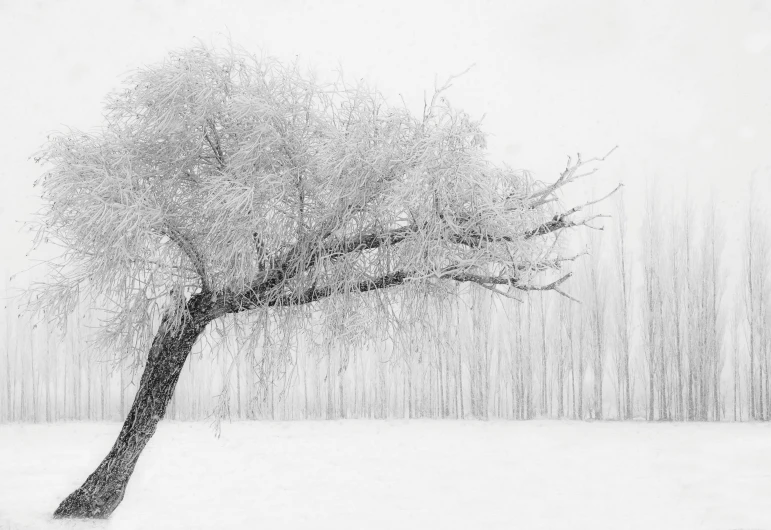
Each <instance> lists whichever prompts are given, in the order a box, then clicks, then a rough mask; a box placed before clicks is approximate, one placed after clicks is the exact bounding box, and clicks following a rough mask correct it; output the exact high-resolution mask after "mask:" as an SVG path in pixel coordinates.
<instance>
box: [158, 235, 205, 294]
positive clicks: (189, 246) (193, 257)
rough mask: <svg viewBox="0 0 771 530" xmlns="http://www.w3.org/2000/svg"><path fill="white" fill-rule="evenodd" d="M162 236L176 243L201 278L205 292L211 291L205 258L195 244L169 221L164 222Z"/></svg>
mask: <svg viewBox="0 0 771 530" xmlns="http://www.w3.org/2000/svg"><path fill="white" fill-rule="evenodd" d="M159 232H160V234H161V235H164V236H166V237H168V238H169V239H171V240H172V241H174V242H175V243H176V244H177V246H178V247H179V248H180V250H182V252H183V253H184V254H185V255H186V256H187V257H188V259H189V260H190V261H191V262H192V264H193V267H195V271H196V273H198V276H199V277H200V278H201V287H202V289H203V290H204V291H210V290H211V286H210V285H209V279H208V276H207V274H206V267H205V266H204V261H203V257H202V256H201V254H200V253H199V252H198V249H196V248H195V246H194V245H193V243H192V242H191V241H190V239H188V238H187V237H186V236H185V235H184V234H182V232H180V231H179V230H178V229H177V228H175V227H174V226H173V225H172V224H171V223H169V222H168V221H164V223H163V226H162V227H161V228H160V230H159Z"/></svg>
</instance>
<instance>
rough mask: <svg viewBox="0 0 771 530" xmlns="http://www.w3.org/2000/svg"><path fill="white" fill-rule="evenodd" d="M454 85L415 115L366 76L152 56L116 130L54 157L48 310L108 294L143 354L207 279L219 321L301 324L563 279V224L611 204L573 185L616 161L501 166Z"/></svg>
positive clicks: (48, 205)
mask: <svg viewBox="0 0 771 530" xmlns="http://www.w3.org/2000/svg"><path fill="white" fill-rule="evenodd" d="M449 86H450V84H449V81H448V84H446V85H445V86H443V87H440V88H438V89H437V90H436V91H435V93H434V95H433V97H432V98H431V100H430V101H426V104H425V108H424V111H423V113H422V115H420V116H414V115H412V114H411V113H410V112H409V111H408V110H407V109H406V107H404V106H394V105H389V104H388V102H387V101H386V100H385V99H384V98H383V97H382V96H381V95H380V94H379V93H377V92H376V91H374V90H372V89H370V88H369V87H367V86H366V85H365V84H356V85H354V86H351V85H348V84H346V83H345V82H343V81H337V82H333V83H322V82H319V81H317V80H315V79H314V77H313V76H312V75H306V74H304V73H303V72H301V70H300V68H299V67H297V66H296V65H293V66H285V65H282V64H281V63H280V62H278V61H276V60H274V59H270V58H260V57H256V56H253V55H250V54H248V53H245V52H241V51H234V50H232V49H228V50H221V49H211V48H208V47H206V46H203V45H200V46H196V47H193V48H190V49H185V50H181V51H176V52H173V53H171V54H170V55H169V56H168V57H167V59H166V60H165V61H163V62H160V63H158V64H155V65H152V66H149V67H146V68H143V69H141V70H138V71H137V72H135V73H134V74H133V75H131V76H130V77H128V78H127V80H126V82H125V86H124V87H123V88H122V89H121V90H119V91H116V92H114V93H113V94H111V95H110V96H109V97H108V99H107V101H106V106H105V115H104V116H105V123H104V125H103V126H102V127H101V128H100V129H99V130H98V131H95V132H92V133H86V132H81V131H69V132H67V133H62V134H57V135H54V136H53V137H51V138H50V139H49V142H48V144H47V145H46V146H45V147H44V148H43V149H42V150H41V152H40V153H38V155H37V159H38V160H39V161H41V162H43V163H45V164H47V165H48V167H47V170H46V171H45V173H44V174H43V176H42V177H41V178H40V180H39V181H38V185H40V186H41V187H42V197H43V200H44V207H43V209H42V211H41V212H40V214H39V216H38V217H37V221H36V222H35V227H36V229H37V243H42V242H44V241H45V242H48V243H53V244H55V245H58V246H59V247H61V249H62V252H61V254H60V255H59V257H58V258H57V259H56V260H54V262H52V271H53V272H52V274H51V275H50V278H49V281H48V282H47V284H46V285H44V286H43V288H42V290H40V291H39V297H38V298H37V299H36V304H37V307H38V308H43V307H44V308H45V309H46V311H47V313H48V314H49V315H50V316H54V317H58V318H59V319H60V322H62V321H64V319H65V317H66V315H67V314H68V313H69V312H71V311H72V310H73V309H74V307H75V305H76V303H77V301H78V299H79V297H86V298H90V299H92V300H93V302H94V305H95V306H97V307H103V308H107V309H109V316H108V318H107V321H106V322H105V326H104V333H103V338H104V339H106V341H107V343H108V344H109V345H111V346H112V347H114V348H117V349H118V350H119V351H121V352H125V351H126V350H127V349H128V350H130V351H140V352H141V351H146V350H147V349H148V347H149V345H150V342H151V341H152V337H153V326H154V325H155V324H157V322H158V317H159V316H160V315H162V314H166V315H170V316H171V321H172V322H173V323H174V324H173V325H174V326H179V325H181V324H182V323H183V322H184V321H185V314H186V312H187V305H186V303H185V301H186V300H187V299H189V297H190V296H191V295H193V294H194V293H200V292H206V293H211V294H212V299H213V300H214V301H215V303H214V306H213V308H212V309H211V311H213V312H214V314H213V316H215V317H219V316H223V315H226V314H236V313H242V312H246V311H251V312H252V313H253V314H254V315H255V316H256V318H255V322H262V323H263V324H264V323H266V322H269V321H273V322H277V323H279V324H280V325H278V326H276V330H278V332H280V333H285V334H289V333H293V332H294V331H296V330H298V329H303V328H305V327H307V326H309V325H311V321H312V320H313V319H314V318H317V317H318V315H321V316H320V317H318V318H321V321H322V323H323V324H324V325H326V326H328V327H331V328H333V329H336V330H338V331H339V332H341V333H342V332H344V331H346V330H348V331H350V329H351V328H357V323H358V327H359V328H362V329H363V328H365V327H369V326H370V324H375V323H376V324H378V325H377V326H375V327H377V328H378V329H384V327H387V326H389V325H390V324H391V323H394V322H396V321H399V320H400V319H407V320H409V318H411V317H418V316H419V315H420V314H421V312H422V311H423V309H424V307H425V305H424V304H425V303H426V301H427V300H434V299H436V298H437V297H439V298H441V297H442V296H445V295H447V294H452V293H454V292H456V290H457V288H458V286H459V285H460V284H463V283H474V284H477V285H480V286H482V287H485V288H488V289H492V290H496V291H498V292H500V293H502V294H505V295H508V296H515V295H516V292H517V291H529V290H544V289H548V290H555V291H560V285H561V284H562V282H564V281H565V280H566V279H567V277H568V276H569V273H567V274H564V273H562V272H560V271H559V269H560V267H561V264H562V262H563V261H564V260H565V259H571V258H572V257H571V256H565V255H563V254H562V249H563V246H562V245H560V244H558V235H559V233H560V232H561V231H562V230H563V229H565V228H569V227H573V226H578V225H584V224H586V223H587V222H588V221H589V220H591V219H593V218H594V217H596V216H590V217H583V218H577V217H578V216H577V214H579V213H580V212H581V210H582V209H583V208H584V207H585V206H587V205H588V204H584V205H581V206H577V207H574V208H570V209H567V208H565V207H563V206H562V205H561V203H560V201H559V200H558V192H559V191H560V189H561V188H562V187H563V186H565V185H567V184H569V183H571V182H573V181H575V180H576V179H577V178H579V177H581V176H583V175H586V174H588V173H591V172H592V171H593V170H592V169H587V164H588V163H590V162H594V161H596V160H599V159H592V160H588V161H583V160H581V158H580V156H579V157H578V158H577V159H575V160H570V159H569V160H568V164H567V166H566V168H565V170H564V172H563V173H562V174H561V175H560V176H558V178H557V179H556V180H555V181H554V182H552V183H542V182H538V181H535V180H534V179H533V178H532V177H531V175H530V174H528V173H527V172H524V171H515V170H512V169H510V168H508V167H499V166H497V165H495V164H493V163H491V162H490V161H489V160H488V158H487V156H486V153H485V146H486V142H485V134H484V133H483V132H482V130H481V128H480V123H479V122H478V121H475V120H473V119H471V118H470V117H469V116H468V115H467V114H465V113H463V112H461V111H459V110H456V109H454V108H453V107H452V106H451V105H450V104H449V103H448V101H447V100H446V98H445V94H446V92H445V91H446V89H447V88H449ZM594 202H596V201H594ZM560 292H561V291H560ZM319 310H320V311H319ZM314 315H316V316H314ZM103 344H104V343H103Z"/></svg>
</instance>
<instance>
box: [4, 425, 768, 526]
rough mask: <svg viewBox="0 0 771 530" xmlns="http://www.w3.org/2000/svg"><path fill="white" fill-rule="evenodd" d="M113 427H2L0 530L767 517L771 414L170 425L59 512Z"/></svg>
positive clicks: (709, 522) (726, 521) (672, 522)
mask: <svg viewBox="0 0 771 530" xmlns="http://www.w3.org/2000/svg"><path fill="white" fill-rule="evenodd" d="M119 430H120V424H118V423H58V424H50V425H31V424H3V425H0V530H20V529H25V530H26V529H35V530H37V529H53V528H57V529H60V528H68V529H69V528H72V529H81V528H82V529H86V528H87V529H94V528H105V529H111V530H123V529H131V530H134V529H156V528H157V529H164V530H167V529H168V530H172V529H240V528H270V529H281V528H290V529H294V528H297V529H305V528H313V529H327V528H329V529H332V528H334V529H336V530H341V529H347V528H351V529H433V528H436V529H448V528H463V529H472V528H475V529H498V528H500V529H512V528H522V529H541V528H542V529H560V528H565V529H568V528H569V529H581V528H587V529H589V528H591V529H593V530H597V529H605V528H607V529H659V530H661V529H673V530H674V529H677V530H686V529H696V528H698V529H701V528H704V529H713V528H714V529H730V528H746V529H749V528H770V527H771V503H769V501H768V499H769V498H771V451H769V448H770V447H771V425H769V424H761V423H747V424H729V423H717V424H715V423H692V424H680V423H637V422H629V423H616V422H608V423H581V422H557V421H533V422H505V421H492V422H477V421H415V420H412V421H402V420H399V421H377V420H372V421H329V422H324V421H307V422H238V423H223V425H222V433H221V436H220V437H219V438H216V437H215V436H214V432H213V430H212V428H211V427H210V426H209V425H208V424H205V423H179V422H166V421H164V422H162V423H161V424H160V425H159V428H158V432H157V433H156V435H155V437H154V438H153V439H152V441H151V442H150V444H149V445H148V447H147V448H146V449H145V452H144V453H143V455H142V457H141V458H140V460H139V463H138V465H137V469H136V471H135V473H134V476H133V478H132V480H131V482H130V483H129V487H128V490H127V493H126V497H125V499H124V501H123V504H122V505H121V506H120V507H119V508H118V509H117V510H116V511H115V513H114V514H113V516H112V518H111V519H109V520H108V521H96V522H87V521H86V522H84V521H55V520H53V519H52V518H51V516H50V514H51V513H52V512H53V510H54V509H55V508H56V506H57V505H58V503H59V502H60V501H61V500H62V499H63V498H64V497H65V496H66V495H67V494H68V493H70V492H71V491H72V490H73V489H75V488H76V487H77V486H79V485H80V484H81V483H82V482H83V480H85V478H86V477H87V476H88V474H89V473H90V472H91V471H93V469H94V468H95V467H96V465H97V464H98V463H99V461H100V460H101V458H102V457H103V456H104V455H106V454H107V451H108V450H109V448H110V446H111V444H112V442H113V440H114V438H115V436H116V435H117V433H118V431H119Z"/></svg>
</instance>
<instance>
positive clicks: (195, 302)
mask: <svg viewBox="0 0 771 530" xmlns="http://www.w3.org/2000/svg"><path fill="white" fill-rule="evenodd" d="M210 299H211V297H210V296H205V295H201V294H198V295H195V296H193V297H192V299H191V300H190V301H189V302H188V310H189V311H190V316H191V318H190V320H188V321H187V323H186V324H185V325H184V327H183V328H182V330H181V331H180V332H178V333H166V332H165V330H166V329H167V328H168V320H167V318H166V317H164V319H163V321H162V322H161V325H160V327H159V328H158V333H157V334H156V336H155V339H154V340H153V344H152V346H151V348H150V353H149V355H148V358H147V364H146V366H145V370H144V373H143V374H142V379H141V381H140V383H139V389H138V390H137V395H136V398H135V399H134V404H133V405H132V406H131V410H130V411H129V414H128V417H127V418H126V421H125V422H124V423H123V428H122V429H121V431H120V434H119V435H118V439H117V440H116V441H115V445H113V447H112V449H111V450H110V452H109V454H108V455H107V456H106V457H105V459H104V460H103V461H102V463H101V464H99V467H97V468H96V471H94V472H93V473H91V475H90V476H89V477H88V479H86V481H85V482H84V483H83V485H82V486H81V487H79V488H78V489H77V490H75V491H74V492H72V493H71V494H70V495H69V496H68V497H67V498H66V499H64V501H62V503H61V504H60V505H59V507H58V508H57V509H56V511H55V512H54V517H55V518H70V517H72V518H89V519H106V518H107V517H109V516H110V514H111V513H112V512H113V511H114V510H115V508H117V507H118V505H119V504H120V502H121V501H122V500H123V495H124V493H125V491H126V485H127V484H128V481H129V478H131V474H132V473H133V472H134V466H136V463H137V460H138V459H139V455H140V454H141V453H142V450H143V449H144V448H145V445H147V442H149V441H150V438H151V437H152V435H153V434H154V433H155V428H156V427H157V425H158V422H159V421H160V420H161V418H163V416H164V414H165V412H166V407H167V405H168V404H169V401H170V400H171V397H172V395H173V393H174V387H175V386H176V384H177V380H178V379H179V375H180V372H181V371H182V367H183V366H184V364H185V360H186V359H187V357H188V354H189V353H190V350H191V349H192V348H193V344H195V342H196V340H197V339H198V336H199V335H200V334H201V333H202V332H203V330H204V329H205V328H206V325H207V324H208V323H209V322H210V321H211V317H209V316H208V315H209V314H210V311H209V310H210V309H211V301H210Z"/></svg>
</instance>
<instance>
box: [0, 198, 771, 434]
mask: <svg viewBox="0 0 771 530" xmlns="http://www.w3.org/2000/svg"><path fill="white" fill-rule="evenodd" d="M756 187H757V186H756V185H753V189H752V190H747V191H748V193H747V194H746V197H748V198H747V199H746V204H745V205H744V207H743V208H742V211H745V212H746V214H745V215H744V218H743V219H731V220H729V219H726V214H725V213H724V212H721V210H720V209H719V208H718V205H717V204H716V201H715V200H714V199H710V200H706V201H703V202H704V204H703V205H698V206H697V205H694V201H692V200H686V199H682V200H678V199H673V200H672V201H670V204H668V205H666V206H663V205H662V204H661V202H660V201H658V200H657V199H658V197H659V196H660V195H661V193H662V189H661V188H662V186H661V185H660V184H659V185H650V186H649V191H648V193H647V197H646V199H645V210H644V212H643V215H642V222H641V223H640V224H639V225H637V226H634V225H631V224H630V223H629V220H628V219H629V216H628V214H627V212H626V211H625V206H624V198H623V194H622V195H619V196H618V197H616V198H615V199H613V202H612V204H611V203H608V204H607V205H606V208H605V210H606V211H607V213H609V214H611V215H610V217H609V218H607V219H604V220H603V221H604V231H603V232H597V231H592V230H584V231H577V232H575V237H576V239H577V241H578V242H577V243H576V245H577V248H578V249H579V250H582V249H583V248H586V249H587V251H586V254H585V255H582V256H580V257H579V258H578V259H577V260H575V261H574V262H573V263H571V264H570V266H571V270H572V271H573V276H572V277H571V279H570V281H569V282H568V283H567V284H565V290H566V292H567V293H568V294H569V295H570V296H571V297H573V298H575V300H571V299H569V298H568V297H566V296H560V295H559V294H557V293H554V292H541V293H538V292H535V293H523V294H522V296H521V297H519V298H520V299H519V301H517V300H512V299H509V298H502V297H500V296H496V295H495V294H493V293H491V292H489V291H488V290H485V289H482V288H480V287H478V286H472V287H471V288H466V289H465V290H464V291H463V292H462V296H461V297H460V299H458V300H456V301H453V302H452V303H449V304H448V303H443V302H440V303H438V304H437V305H436V306H435V307H434V308H433V310H432V311H433V314H431V315H429V316H428V317H427V320H428V321H432V322H433V325H431V326H427V327H425V328H422V329H421V330H417V331H415V332H413V333H411V334H409V336H408V337H398V338H394V339H393V340H384V341H382V342H380V343H376V344H374V345H373V344H367V343H361V344H356V343H355V342H354V343H353V344H350V345H346V346H340V345H339V343H332V342H330V343H329V344H328V345H326V347H324V345H322V347H319V345H318V344H316V345H313V346H314V347H313V348H306V347H303V344H302V343H299V344H297V347H296V348H293V353H292V354H291V355H289V356H281V355H279V356H276V355H270V354H266V353H265V348H263V347H262V346H261V345H257V346H256V347H255V345H254V344H253V343H250V341H248V340H247V337H246V336H245V335H246V334H247V331H246V330H240V326H239V322H238V320H237V318H236V317H233V322H232V323H229V325H228V326H227V328H225V327H224V326H222V328H223V329H219V328H218V326H217V325H214V326H212V329H210V330H208V331H207V333H206V335H205V336H204V339H203V340H201V341H199V342H198V343H197V344H196V346H195V347H194V349H193V354H192V355H191V357H190V359H189V360H188V362H187V364H186V366H185V368H184V372H183V374H182V376H181V378H180V381H179V384H178V386H177V389H176V392H175V394H174V397H173V399H172V402H171V404H170V408H169V412H168V414H167V418H170V419H172V420H182V421H187V420H211V421H214V422H216V421H218V420H221V419H225V420H238V419H242V420H247V419H249V420H253V419H271V420H273V419H275V420H285V419H341V418H467V419H470V418H475V419H492V418H505V419H520V420H526V419H534V418H555V419H556V418H565V419H582V420H591V419H596V420H600V419H604V420H630V419H647V420H670V421H752V420H768V419H769V417H770V416H771V410H770V407H771V385H769V369H771V362H770V359H769V358H770V355H769V353H770V350H771V333H769V331H768V330H769V328H770V326H769V324H771V284H770V283H769V282H770V280H771V276H770V275H769V274H770V273H771V256H770V255H769V250H771V234H769V226H768V219H767V216H765V215H763V208H762V196H763V195H762V194H761V193H759V192H758V190H757V189H755V188H756ZM728 221H730V222H728ZM726 227H729V228H730V230H727V229H726ZM580 253H583V252H580ZM28 280H30V276H29V275H25V274H20V275H18V276H17V277H16V278H14V279H13V281H11V280H10V279H9V278H8V275H6V288H7V292H9V293H11V294H12V293H13V292H14V291H13V285H14V283H16V282H19V281H22V282H23V281H28ZM100 322H101V319H100V315H99V314H97V313H93V312H89V311H88V310H87V308H85V307H83V308H81V309H80V310H78V311H75V312H74V313H73V314H72V315H71V316H70V319H69V322H68V324H67V327H68V330H69V332H68V333H67V334H66V337H65V338H62V335H61V334H60V333H59V332H58V331H56V330H54V329H52V328H51V327H50V326H49V325H48V324H47V323H46V320H45V319H44V318H38V319H37V320H34V321H33V320H30V319H29V317H28V316H27V315H26V314H24V313H22V312H21V311H20V309H19V307H18V302H17V298H16V297H14V296H9V297H7V298H6V299H5V304H4V307H3V326H2V332H0V336H2V352H3V353H2V356H0V389H2V394H1V395H0V420H1V421H2V422H55V421H73V420H79V421H97V420H98V421H101V420H112V421H120V420H122V419H123V418H125V416H126V413H127V410H128V408H129V407H130V405H131V403H132V400H133V398H134V394H135V392H136V386H137V384H138V378H139V374H141V366H138V362H137V360H136V359H130V358H128V357H125V358H124V359H123V361H120V360H117V359H118V358H120V356H116V355H114V353H112V352H104V355H99V354H93V353H89V352H90V351H91V350H89V349H88V348H87V347H86V344H87V342H88V341H89V336H90V334H91V333H92V332H94V331H95V330H97V329H98V328H99V327H100V325H101V324H100ZM231 324H232V325H231ZM349 324H350V325H351V326H357V325H359V326H366V322H360V323H349ZM298 340H299V341H302V340H303V339H302V338H300V339H298ZM268 350H269V348H268ZM319 351H321V352H322V353H319ZM311 352H312V353H311Z"/></svg>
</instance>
